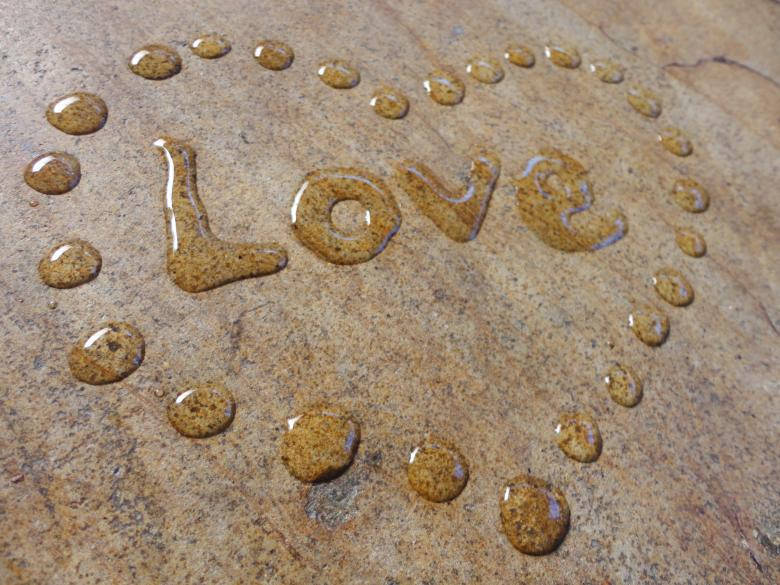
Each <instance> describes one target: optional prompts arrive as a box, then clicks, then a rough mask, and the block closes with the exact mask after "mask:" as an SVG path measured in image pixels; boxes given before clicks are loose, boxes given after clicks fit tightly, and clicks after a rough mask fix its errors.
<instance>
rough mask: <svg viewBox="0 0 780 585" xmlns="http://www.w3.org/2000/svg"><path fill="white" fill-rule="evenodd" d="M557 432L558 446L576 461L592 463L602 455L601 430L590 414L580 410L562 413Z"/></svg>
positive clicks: (556, 428)
mask: <svg viewBox="0 0 780 585" xmlns="http://www.w3.org/2000/svg"><path fill="white" fill-rule="evenodd" d="M555 434H556V435H557V443H558V447H559V448H560V449H561V451H563V452H564V453H565V454H566V456H567V457H570V458H571V459H574V460H575V461H579V462H581V463H591V462H593V461H595V460H596V459H598V458H599V455H601V446H602V441H601V432H599V427H598V425H597V424H596V421H595V420H593V418H592V417H591V416H590V415H587V414H584V413H579V412H577V413H572V412H567V413H564V414H562V415H561V416H560V417H559V418H558V424H557V426H556V427H555Z"/></svg>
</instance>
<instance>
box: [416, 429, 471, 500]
mask: <svg viewBox="0 0 780 585" xmlns="http://www.w3.org/2000/svg"><path fill="white" fill-rule="evenodd" d="M407 476H408V478H409V485H411V486H412V489H414V491H416V492H417V493H418V494H420V495H421V496H422V497H423V498H425V499H426V500H429V501H431V502H447V501H449V500H452V499H454V498H456V497H458V495H459V494H460V492H462V491H463V488H464V487H466V482H467V481H468V479H469V464H468V461H467V460H466V458H465V457H464V456H463V454H462V453H461V452H460V450H458V448H457V447H456V446H455V445H454V444H453V443H452V442H450V441H447V440H446V439H442V438H439V437H428V438H426V439H425V440H424V441H423V442H421V443H420V444H419V445H417V446H415V447H414V448H413V449H412V452H411V454H410V455H409V465H408V466H407Z"/></svg>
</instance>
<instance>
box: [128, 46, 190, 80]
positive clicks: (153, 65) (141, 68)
mask: <svg viewBox="0 0 780 585" xmlns="http://www.w3.org/2000/svg"><path fill="white" fill-rule="evenodd" d="M128 66H129V67H130V71H132V72H133V73H135V74H136V75H140V76H141V77H143V78H145V79H152V80H156V81H159V80H162V79H168V78H169V77H173V76H174V75H176V74H177V73H178V72H179V71H181V57H179V53H177V52H176V50H175V49H173V48H172V47H168V46H166V45H146V46H143V47H141V48H140V49H138V50H137V51H136V52H135V53H133V54H132V55H131V57H130V60H129V61H128Z"/></svg>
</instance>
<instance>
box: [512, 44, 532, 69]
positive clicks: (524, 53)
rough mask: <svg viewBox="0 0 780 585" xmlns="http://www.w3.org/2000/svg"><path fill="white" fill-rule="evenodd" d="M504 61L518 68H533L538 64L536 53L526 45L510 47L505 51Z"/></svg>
mask: <svg viewBox="0 0 780 585" xmlns="http://www.w3.org/2000/svg"><path fill="white" fill-rule="evenodd" d="M504 59H506V60H507V61H509V62H510V63H512V65H517V66H518V67H533V66H534V63H536V57H535V56H534V52H533V51H532V50H531V49H530V48H529V47H526V46H525V45H516V44H513V45H509V46H508V47H507V48H506V50H505V51H504Z"/></svg>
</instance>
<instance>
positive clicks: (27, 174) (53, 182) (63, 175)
mask: <svg viewBox="0 0 780 585" xmlns="http://www.w3.org/2000/svg"><path fill="white" fill-rule="evenodd" d="M80 180H81V165H80V164H79V161H78V159H77V158H76V157H75V156H73V155H72V154H68V153H67V152H47V153H46V154H42V155H40V156H37V157H35V158H34V159H33V160H31V161H30V163H29V164H28V165H27V167H25V169H24V181H25V183H27V184H28V185H29V186H30V187H32V188H33V189H35V190H36V191H38V192H39V193H45V194H46V195H62V194H63V193H67V192H68V191H70V190H71V189H73V188H74V187H75V186H76V185H78V184H79V181H80Z"/></svg>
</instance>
